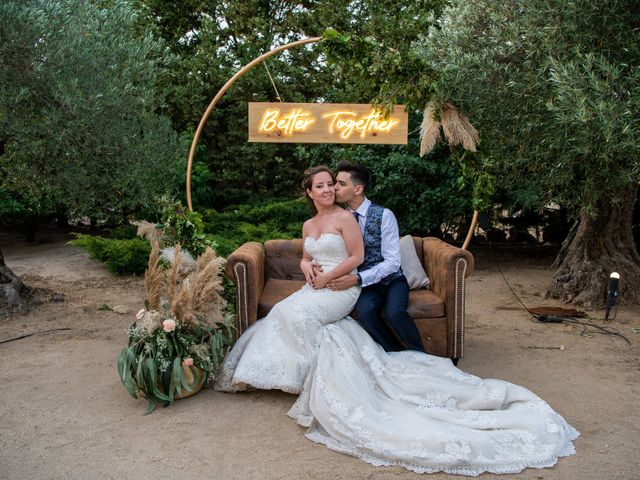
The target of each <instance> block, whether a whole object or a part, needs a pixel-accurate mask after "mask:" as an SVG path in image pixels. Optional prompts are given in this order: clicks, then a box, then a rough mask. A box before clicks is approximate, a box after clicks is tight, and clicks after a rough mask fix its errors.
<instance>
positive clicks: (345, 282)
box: [327, 274, 358, 291]
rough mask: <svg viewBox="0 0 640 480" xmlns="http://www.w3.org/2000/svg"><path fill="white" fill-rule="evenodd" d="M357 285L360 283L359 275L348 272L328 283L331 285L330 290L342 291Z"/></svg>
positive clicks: (328, 285)
mask: <svg viewBox="0 0 640 480" xmlns="http://www.w3.org/2000/svg"><path fill="white" fill-rule="evenodd" d="M356 285H358V276H357V275H352V274H347V275H343V276H341V277H338V278H335V279H333V280H331V281H330V282H329V283H328V284H327V287H329V289H330V290H335V291H340V290H346V289H347V288H351V287H355V286H356Z"/></svg>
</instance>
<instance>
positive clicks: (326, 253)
mask: <svg viewBox="0 0 640 480" xmlns="http://www.w3.org/2000/svg"><path fill="white" fill-rule="evenodd" d="M304 249H305V250H306V251H307V253H309V255H311V256H312V257H313V260H314V261H316V262H318V263H319V264H320V265H322V269H323V271H325V272H328V271H329V270H331V269H333V268H335V267H336V266H337V265H338V264H339V263H340V262H342V261H343V260H344V259H345V258H347V256H348V253H347V246H346V245H345V243H344V239H343V238H342V235H340V234H338V233H323V234H321V235H320V236H319V237H318V238H317V239H316V238H313V237H307V238H305V239H304Z"/></svg>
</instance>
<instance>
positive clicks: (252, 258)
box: [226, 237, 473, 362]
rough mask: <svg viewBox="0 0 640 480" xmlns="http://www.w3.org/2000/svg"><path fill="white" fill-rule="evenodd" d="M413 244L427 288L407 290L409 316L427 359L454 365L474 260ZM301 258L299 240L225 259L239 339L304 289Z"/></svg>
mask: <svg viewBox="0 0 640 480" xmlns="http://www.w3.org/2000/svg"><path fill="white" fill-rule="evenodd" d="M413 243H414V246H415V248H416V252H417V254H418V258H419V259H420V261H421V262H422V265H423V267H425V271H426V272H427V275H428V276H429V279H430V280H431V286H430V289H424V288H423V289H418V290H411V292H410V293H409V307H408V311H409V315H411V317H412V318H413V319H414V321H415V322H416V325H417V327H418V330H419V331H420V336H421V337H422V343H423V344H424V347H425V349H426V350H427V352H428V353H431V354H434V355H439V356H442V357H449V358H452V359H454V361H456V362H457V359H459V358H461V357H462V356H463V355H464V302H465V279H466V277H468V276H469V275H471V273H472V272H473V255H471V254H470V253H469V252H468V251H466V250H461V249H460V248H457V247H454V246H452V245H449V244H448V243H445V242H443V241H442V240H439V239H437V238H433V237H426V238H420V237H413ZM301 258H302V240H300V239H297V240H269V241H267V242H265V244H264V246H263V245H262V244H261V243H258V242H248V243H245V244H244V245H241V246H240V247H239V248H238V249H237V250H235V251H234V252H233V253H232V254H231V255H229V257H228V258H227V264H226V273H227V276H228V277H229V278H230V279H231V280H232V281H233V282H234V283H235V284H236V287H237V290H236V319H237V327H238V335H241V334H242V333H243V332H244V331H245V330H246V329H247V328H248V327H249V325H251V324H252V323H254V322H255V321H256V320H257V319H259V318H263V317H264V316H265V315H266V314H267V313H268V312H269V310H271V308H272V307H273V306H274V305H275V304H276V303H277V302H279V301H280V300H282V299H283V298H285V297H286V296H288V295H290V294H292V293H293V292H295V291H296V290H298V289H299V288H300V287H301V286H302V285H303V284H304V275H303V274H302V272H301V271H300V259H301Z"/></svg>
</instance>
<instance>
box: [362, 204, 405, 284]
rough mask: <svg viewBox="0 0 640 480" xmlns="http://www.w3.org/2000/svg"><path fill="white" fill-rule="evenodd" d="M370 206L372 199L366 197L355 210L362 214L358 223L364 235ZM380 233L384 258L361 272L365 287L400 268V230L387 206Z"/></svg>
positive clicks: (383, 214)
mask: <svg viewBox="0 0 640 480" xmlns="http://www.w3.org/2000/svg"><path fill="white" fill-rule="evenodd" d="M370 206H371V200H369V199H368V198H366V197H365V199H364V202H362V203H361V204H360V206H359V207H358V208H357V210H355V211H356V212H358V214H359V215H360V216H359V217H358V223H359V224H360V231H361V232H362V234H363V236H364V227H365V225H366V222H367V212H368V211H369V207H370ZM380 235H381V237H382V244H381V246H380V247H381V253H382V259H383V260H382V262H380V263H379V264H377V265H374V266H373V267H371V268H369V269H367V270H364V271H362V272H360V278H362V286H363V287H366V286H368V285H373V284H375V283H378V282H379V281H380V280H382V279H383V278H384V277H386V276H388V275H391V274H392V273H396V272H397V271H398V270H400V230H399V228H398V221H397V220H396V216H395V215H394V214H393V212H392V211H391V210H389V209H388V208H385V209H384V211H383V212H382V221H381V225H380Z"/></svg>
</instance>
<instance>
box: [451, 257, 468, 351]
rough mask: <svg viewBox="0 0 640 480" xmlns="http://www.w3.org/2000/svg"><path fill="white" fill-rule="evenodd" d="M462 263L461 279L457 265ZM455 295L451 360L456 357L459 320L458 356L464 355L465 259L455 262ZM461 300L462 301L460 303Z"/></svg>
mask: <svg viewBox="0 0 640 480" xmlns="http://www.w3.org/2000/svg"><path fill="white" fill-rule="evenodd" d="M461 262H462V263H463V264H464V265H463V268H462V279H460V278H459V274H460V270H459V268H458V267H459V264H460V263H461ZM455 270H456V276H455V284H456V293H455V298H454V299H453V301H454V315H453V358H460V357H458V320H460V329H461V331H460V356H462V355H464V277H465V273H467V259H466V258H459V259H458V260H456V268H455ZM460 300H462V301H460Z"/></svg>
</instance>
